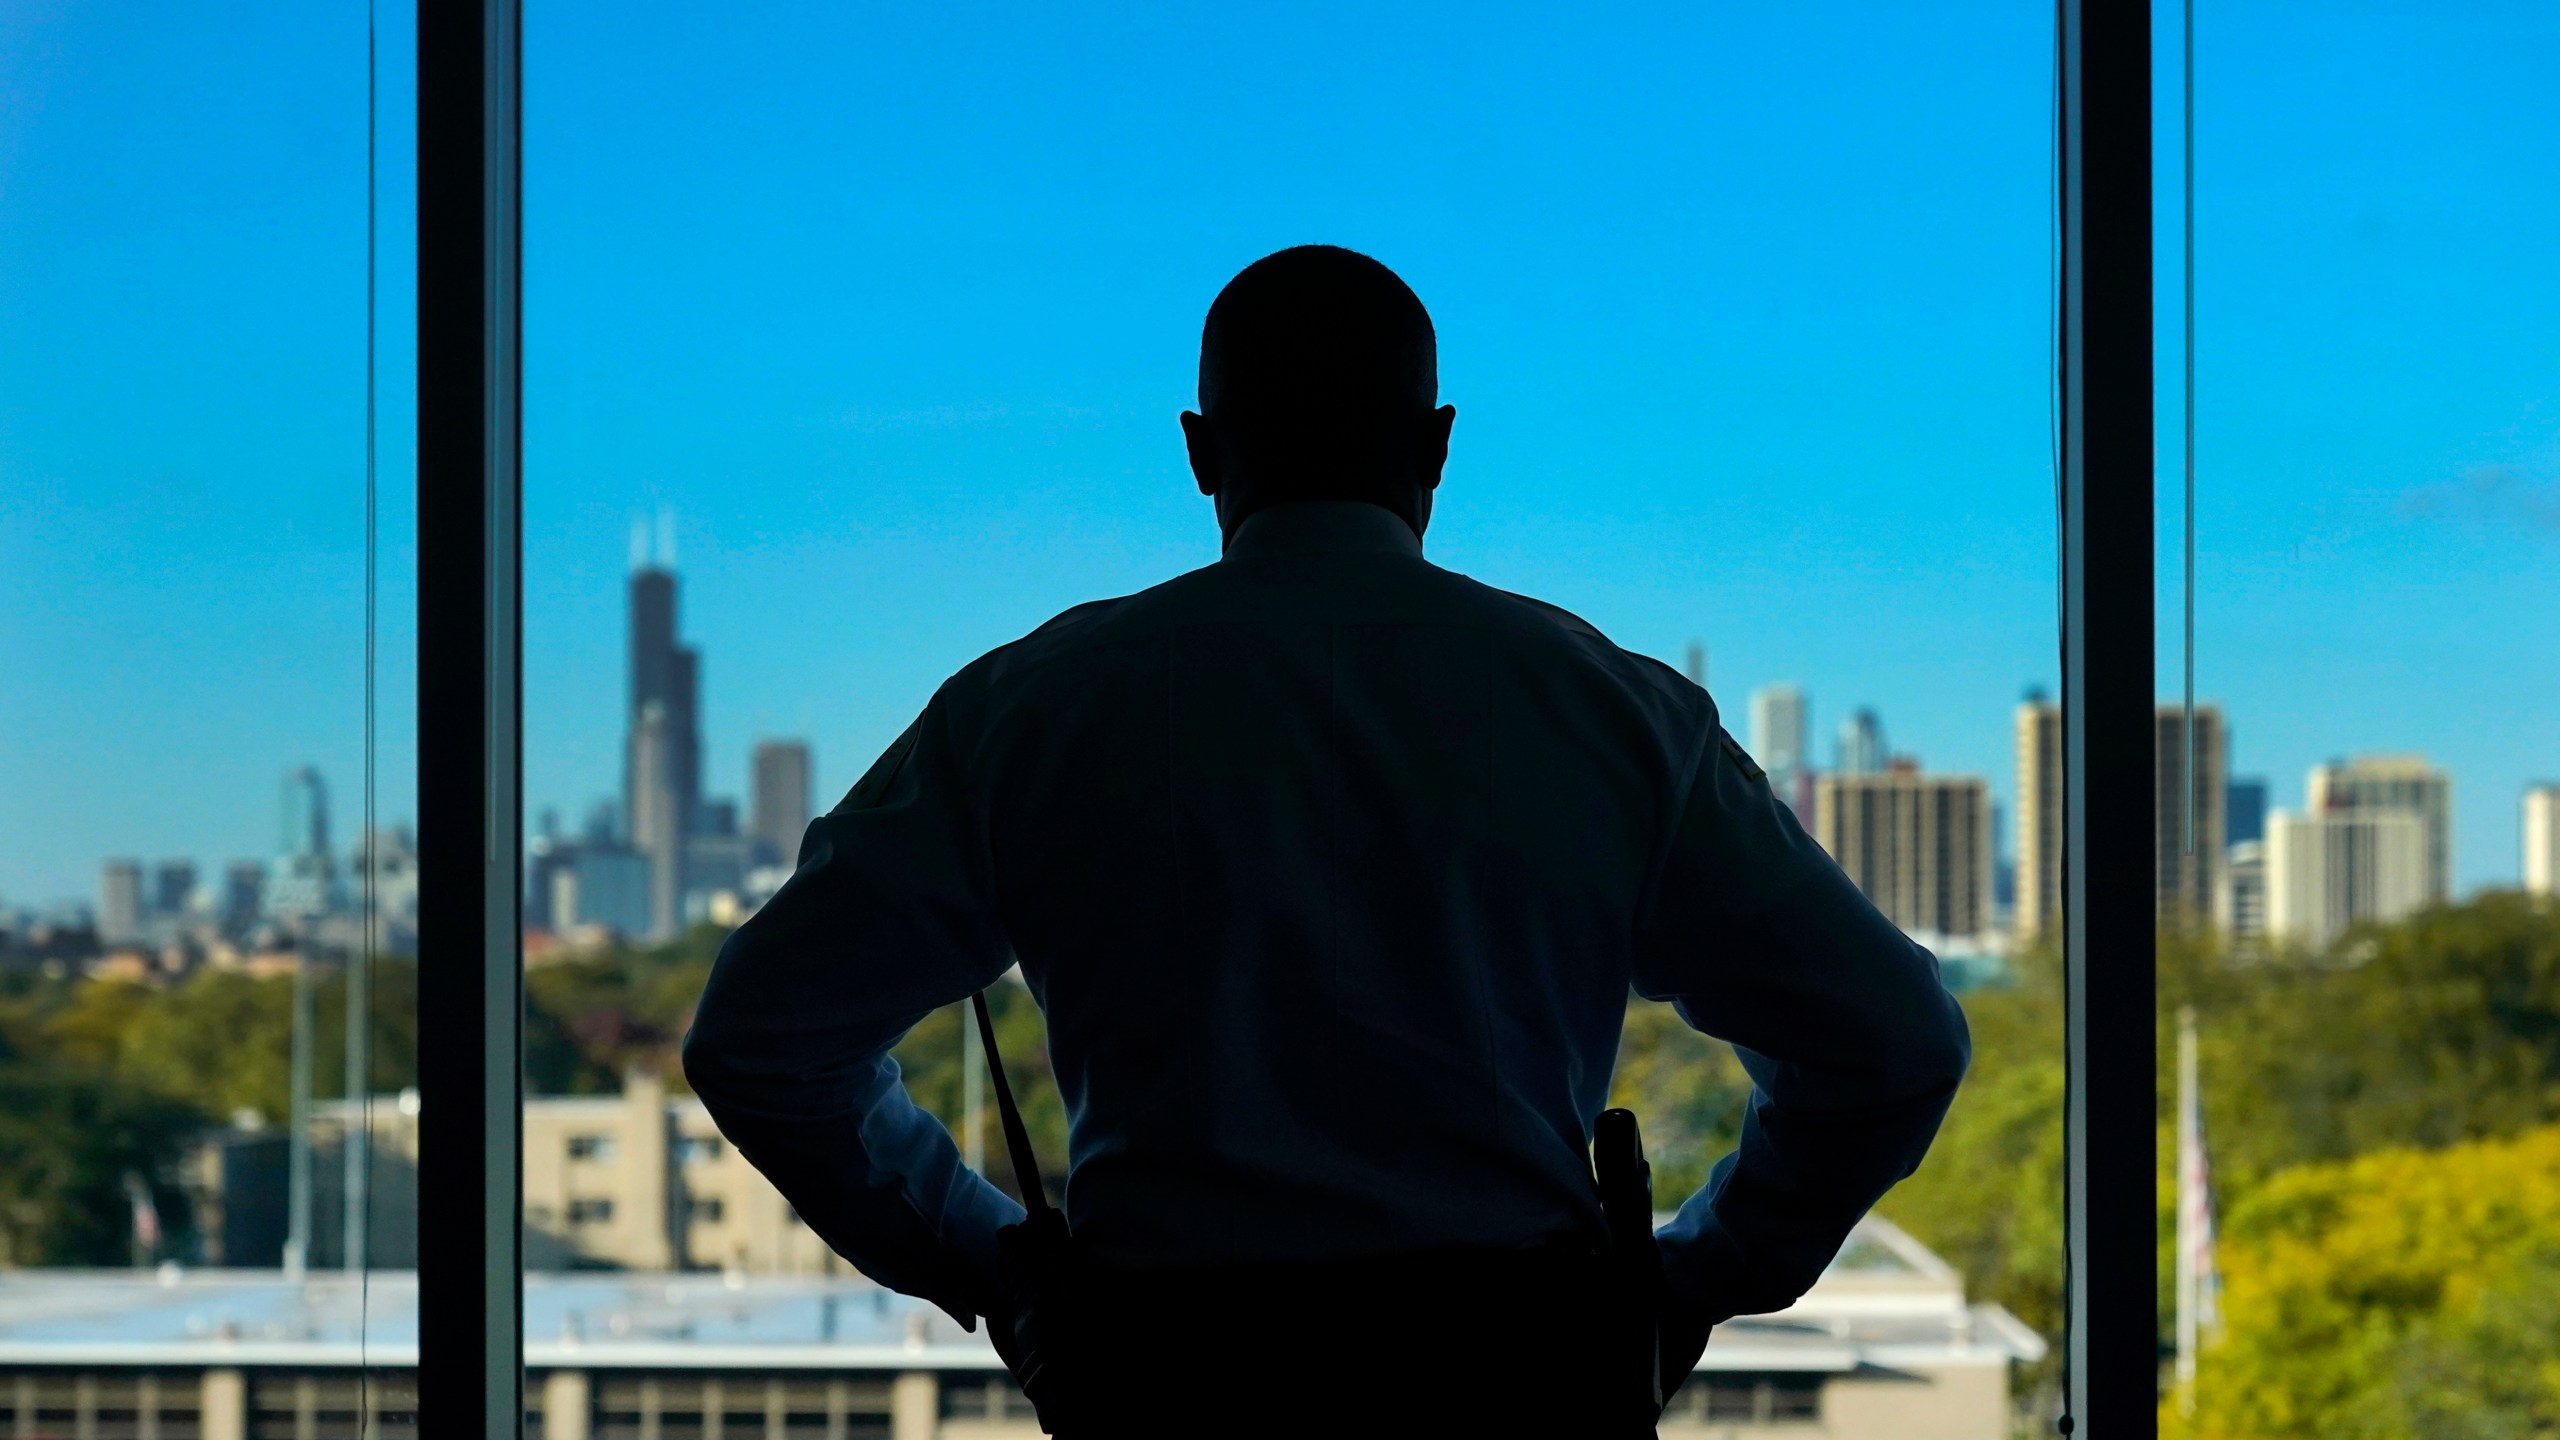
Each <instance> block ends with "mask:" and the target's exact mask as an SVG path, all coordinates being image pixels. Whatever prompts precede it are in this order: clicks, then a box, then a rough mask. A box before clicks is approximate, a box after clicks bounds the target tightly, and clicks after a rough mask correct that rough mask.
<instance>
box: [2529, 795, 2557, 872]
mask: <svg viewBox="0 0 2560 1440" xmlns="http://www.w3.org/2000/svg"><path fill="white" fill-rule="evenodd" d="M2524 888H2525V890H2526V891H2527V892H2528V893H2530V894H2534V895H2560V782H2555V783H2552V784H2548V785H2536V786H2533V787H2532V788H2530V789H2528V790H2526V791H2525V792H2524Z"/></svg>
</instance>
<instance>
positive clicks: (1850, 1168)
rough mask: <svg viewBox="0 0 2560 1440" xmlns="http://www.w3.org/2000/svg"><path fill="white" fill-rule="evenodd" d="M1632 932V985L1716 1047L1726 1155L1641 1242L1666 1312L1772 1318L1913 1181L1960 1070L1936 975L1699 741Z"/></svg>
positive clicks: (1929, 961)
mask: <svg viewBox="0 0 2560 1440" xmlns="http://www.w3.org/2000/svg"><path fill="white" fill-rule="evenodd" d="M1707 737H1708V738H1707V739H1706V741H1705V744H1704V747H1703V748H1704V753H1703V754H1702V755H1701V756H1700V757H1699V759H1698V763H1697V766H1696V770H1695V776H1694V779H1693V780H1692V782H1691V785H1690V789H1689V794H1688V796H1687V797H1686V801H1685V804H1684V806H1683V808H1682V811H1681V813H1680V815H1679V818H1678V821H1677V828H1676V831H1675V833H1674V835H1673V837H1672V840H1671V843H1670V845H1669V847H1668V851H1667V854H1666V856H1665V859H1664V861H1663V868H1662V870H1661V871H1660V872H1659V875H1658V879H1657V883H1656V889H1655V893H1654V894H1653V896H1652V898H1651V900H1650V903H1649V904H1648V906H1647V908H1646V911H1645V914H1644V919H1643V922H1642V923H1641V924H1640V925H1639V927H1638V932H1637V936H1636V946H1635V955H1636V963H1635V988H1636V991H1637V993H1638V994H1641V995H1643V996H1645V997H1646V998H1648V999H1653V1000H1667V1001H1669V1002H1671V1004H1672V1005H1673V1006H1674V1007H1676V1008H1677V1009H1678V1011H1679V1013H1680V1016H1681V1018H1682V1019H1684V1020H1686V1021H1687V1022H1688V1023H1689V1024H1690V1025H1691V1026H1693V1027H1695V1028H1696V1029H1698V1030H1700V1031H1702V1032H1704V1033H1706V1034H1708V1035H1712V1036H1715V1037H1716V1038H1718V1039H1721V1040H1724V1041H1727V1042H1729V1043H1730V1044H1732V1046H1733V1047H1734V1050H1735V1053H1736V1054H1737V1055H1738V1056H1739V1057H1740V1058H1741V1061H1742V1065H1743V1068H1744V1069H1745V1070H1746V1071H1747V1072H1749V1074H1750V1076H1751V1081H1752V1091H1751V1099H1750V1103H1749V1107H1748V1109H1747V1110H1746V1112H1745V1113H1744V1116H1743V1123H1742V1137H1741V1142H1740V1144H1739V1145H1738V1146H1737V1147H1736V1148H1735V1150H1734V1151H1733V1153H1732V1154H1730V1155H1727V1156H1725V1157H1724V1159H1723V1160H1722V1161H1721V1162H1719V1163H1718V1164H1717V1165H1716V1167H1715V1169H1714V1171H1713V1172H1712V1173H1711V1174H1710V1175H1709V1176H1708V1179H1707V1183H1706V1186H1705V1188H1704V1189H1702V1190H1700V1191H1699V1192H1698V1193H1697V1194H1696V1195H1694V1196H1692V1197H1691V1198H1690V1199H1689V1201H1688V1202H1687V1203H1686V1204H1684V1205H1683V1206H1681V1208H1680V1212H1679V1214H1678V1215H1677V1216H1676V1217H1675V1218H1674V1219H1673V1220H1672V1222H1671V1223H1670V1224H1669V1225H1667V1226H1665V1227H1663V1229H1662V1231H1661V1232H1660V1236H1661V1241H1662V1251H1663V1266H1664V1270H1665V1272H1666V1276H1667V1279H1668V1281H1669V1284H1670V1286H1671V1291H1672V1295H1673V1297H1674V1299H1675V1300H1676V1301H1678V1302H1680V1303H1682V1304H1683V1305H1684V1306H1685V1307H1686V1308H1687V1309H1688V1310H1689V1311H1690V1312H1691V1313H1692V1314H1693V1315H1695V1316H1696V1317H1698V1318H1700V1319H1702V1320H1705V1321H1708V1322H1721V1321H1723V1320H1725V1319H1727V1318H1730V1317H1731V1316H1734V1315H1755V1314H1767V1313H1769V1312H1771V1311H1775V1310H1782V1309H1784V1308H1786V1307H1787V1306H1788V1305H1790V1304H1793V1303H1794V1302H1795V1300H1796V1299H1797V1298H1798V1297H1799V1296H1801V1295H1803V1294H1804V1292H1805V1291H1806V1290H1808V1289H1810V1288H1811V1287H1812V1285H1813V1282H1814V1281H1815V1280H1816V1279H1817V1278H1819V1277H1820V1276H1821V1274H1822V1270H1823V1267H1824V1266H1826V1265H1828V1264H1829V1263H1830V1262H1831V1259H1832V1257H1833V1256H1834V1255H1836V1254H1838V1253H1839V1249H1840V1245H1841V1242H1843V1241H1844V1240H1846V1239H1847V1238H1848V1235H1849V1231H1850V1229H1851V1227H1853V1226H1855V1225H1856V1224H1857V1222H1858V1219H1859V1217H1860V1216H1862V1215H1864V1214H1865V1213H1866V1211H1867V1209H1868V1207H1870V1206H1872V1205H1873V1204H1875V1202H1876V1201H1877V1200H1878V1199H1879V1198H1881V1197H1882V1196H1883V1194H1884V1192H1885V1191H1886V1190H1887V1189H1889V1188H1891V1187H1892V1186H1893V1184H1894V1182H1896V1181H1898V1180H1901V1179H1902V1178H1903V1177H1905V1176H1907V1175H1909V1174H1911V1173H1912V1171H1914V1170H1915V1169H1917V1168H1918V1167H1919V1164H1920V1159H1921V1157H1922V1156H1923V1155H1924V1154H1926V1153H1927V1151H1928V1148H1929V1142H1930V1140H1931V1139H1932V1138H1934V1137H1935V1136H1936V1134H1937V1131H1938V1123H1939V1121H1940V1120H1942V1119H1943V1118H1945V1115H1946V1111H1947V1106H1948V1103H1949V1102H1950V1101H1952V1100H1953V1099H1954V1097H1955V1091H1956V1085H1957V1083H1958V1082H1959V1081H1961V1080H1962V1079H1963V1078H1964V1071H1965V1066H1966V1064H1967V1063H1968V1061H1969V1060H1970V1058H1971V1041H1970V1038H1969V1036H1968V1034H1967V1031H1966V1028H1965V1022H1964V1014H1963V1012H1962V1011H1961V1010H1959V1009H1958V1008H1957V1006H1956V1002H1955V998H1954V997H1953V996H1951V995H1949V994H1948V993H1947V990H1946V987H1945V985H1944V984H1943V983H1942V982H1941V981H1940V979H1939V975H1938V962H1937V959H1936V957H1934V956H1932V955H1931V954H1930V953H1929V952H1928V951H1927V950H1925V949H1923V948H1921V947H1920V946H1919V945H1916V944H1914V943H1913V942H1912V941H1911V940H1910V939H1909V938H1908V937H1906V936H1905V935H1904V934H1903V933H1902V932H1901V931H1900V930H1899V929H1897V928H1896V927H1895V926H1894V924H1893V922H1892V921H1890V920H1887V919H1886V918H1885V917H1884V915H1883V914H1882V913H1881V912H1879V911H1878V910H1877V909H1876V907H1875V906H1874V905H1873V904H1871V903H1869V901H1868V900H1867V897H1866V896H1865V895H1864V894H1862V893H1860V892H1859V890H1858V888H1857V886H1856V885H1854V884H1853V883H1851V882H1850V880H1849V877H1848V876H1847V875H1845V874H1843V873H1842V872H1841V869H1840V867H1839V866H1838V865H1837V864H1834V863H1833V862H1832V859H1831V857H1830V856H1829V855H1828V854H1826V853H1825V852H1824V851H1823V850H1822V848H1821V847H1820V846H1818V845H1816V844H1815V843H1814V842H1813V840H1812V838H1811V837H1810V836H1808V835H1806V834H1805V833H1804V830H1803V828H1802V827H1801V826H1799V825H1798V824H1797V823H1796V818H1795V815H1794V812H1793V811H1791V810H1790V809H1789V808H1788V807H1787V806H1786V805H1785V804H1784V803H1782V802H1781V801H1780V800H1779V799H1778V797H1777V796H1776V795H1775V794H1774V793H1773V792H1772V790H1771V788H1770V786H1769V784H1768V780H1767V777H1766V776H1765V775H1764V774H1762V773H1761V771H1760V768H1759V767H1758V766H1757V765H1754V764H1752V763H1751V761H1750V759H1749V757H1748V756H1746V755H1745V754H1744V753H1743V752H1742V748H1741V747H1740V746H1739V745H1737V744H1735V743H1734V741H1733V739H1732V737H1730V736H1729V735H1726V734H1725V733H1724V732H1723V731H1722V730H1721V729H1718V728H1716V727H1715V726H1713V725H1710V726H1709V727H1708V730H1707Z"/></svg>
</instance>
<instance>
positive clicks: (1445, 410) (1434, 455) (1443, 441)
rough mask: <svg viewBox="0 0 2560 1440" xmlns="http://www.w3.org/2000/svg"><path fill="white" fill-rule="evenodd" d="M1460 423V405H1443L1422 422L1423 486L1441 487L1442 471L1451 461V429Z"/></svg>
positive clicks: (1430, 488) (1421, 477)
mask: <svg viewBox="0 0 2560 1440" xmlns="http://www.w3.org/2000/svg"><path fill="white" fill-rule="evenodd" d="M1457 423H1458V407H1457V406H1455V405H1443V406H1441V407H1440V408H1439V409H1437V410H1434V411H1432V412H1431V415H1430V418H1428V419H1426V420H1424V421H1423V422H1422V457H1421V458H1422V474H1421V476H1420V477H1419V478H1420V479H1421V481H1422V488H1423V489H1425V490H1437V489H1439V488H1440V471H1441V468H1442V467H1443V466H1446V465H1447V464H1448V463H1449V429H1450V427H1451V426H1454V425H1456V424H1457Z"/></svg>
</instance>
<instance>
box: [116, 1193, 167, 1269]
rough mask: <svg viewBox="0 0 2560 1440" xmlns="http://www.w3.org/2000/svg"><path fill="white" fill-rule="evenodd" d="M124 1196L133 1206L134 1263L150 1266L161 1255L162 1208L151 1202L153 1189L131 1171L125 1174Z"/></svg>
mask: <svg viewBox="0 0 2560 1440" xmlns="http://www.w3.org/2000/svg"><path fill="white" fill-rule="evenodd" d="M124 1194H125V1199H126V1201H127V1202H128V1203H130V1204H131V1205H132V1206H133V1263H134V1264H135V1265H136V1266H137V1267H139V1266H143V1265H148V1264H150V1263H151V1262H152V1260H154V1259H155V1258H157V1257H158V1256H159V1254H160V1207H159V1206H158V1205H156V1204H154V1203H152V1200H151V1187H150V1186H149V1185H146V1184H144V1183H143V1180H142V1177H141V1176H140V1175H139V1174H136V1173H135V1172H133V1171H131V1170H127V1171H126V1172H124Z"/></svg>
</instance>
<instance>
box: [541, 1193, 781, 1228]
mask: <svg viewBox="0 0 2560 1440" xmlns="http://www.w3.org/2000/svg"><path fill="white" fill-rule="evenodd" d="M728 1213H729V1207H728V1205H727V1203H726V1202H724V1201H722V1200H720V1199H718V1198H717V1197H713V1198H710V1199H703V1200H688V1201H686V1202H685V1214H686V1216H687V1218H689V1219H691V1220H692V1221H693V1223H695V1224H697V1225H717V1224H719V1223H720V1222H721V1221H722V1220H723V1219H725V1218H727V1216H728ZM524 1215H525V1218H526V1219H527V1220H530V1221H532V1222H533V1223H535V1224H537V1225H547V1224H549V1223H551V1207H550V1206H548V1205H528V1206H526V1207H525V1211H524ZM793 1218H795V1219H797V1218H798V1217H797V1216H794V1217H793ZM568 1219H569V1223H570V1224H572V1225H608V1224H611V1223H612V1222H613V1202H612V1201H611V1200H609V1199H607V1198H605V1197H603V1196H596V1197H593V1198H590V1199H583V1200H571V1201H570V1202H569V1216H568Z"/></svg>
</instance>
